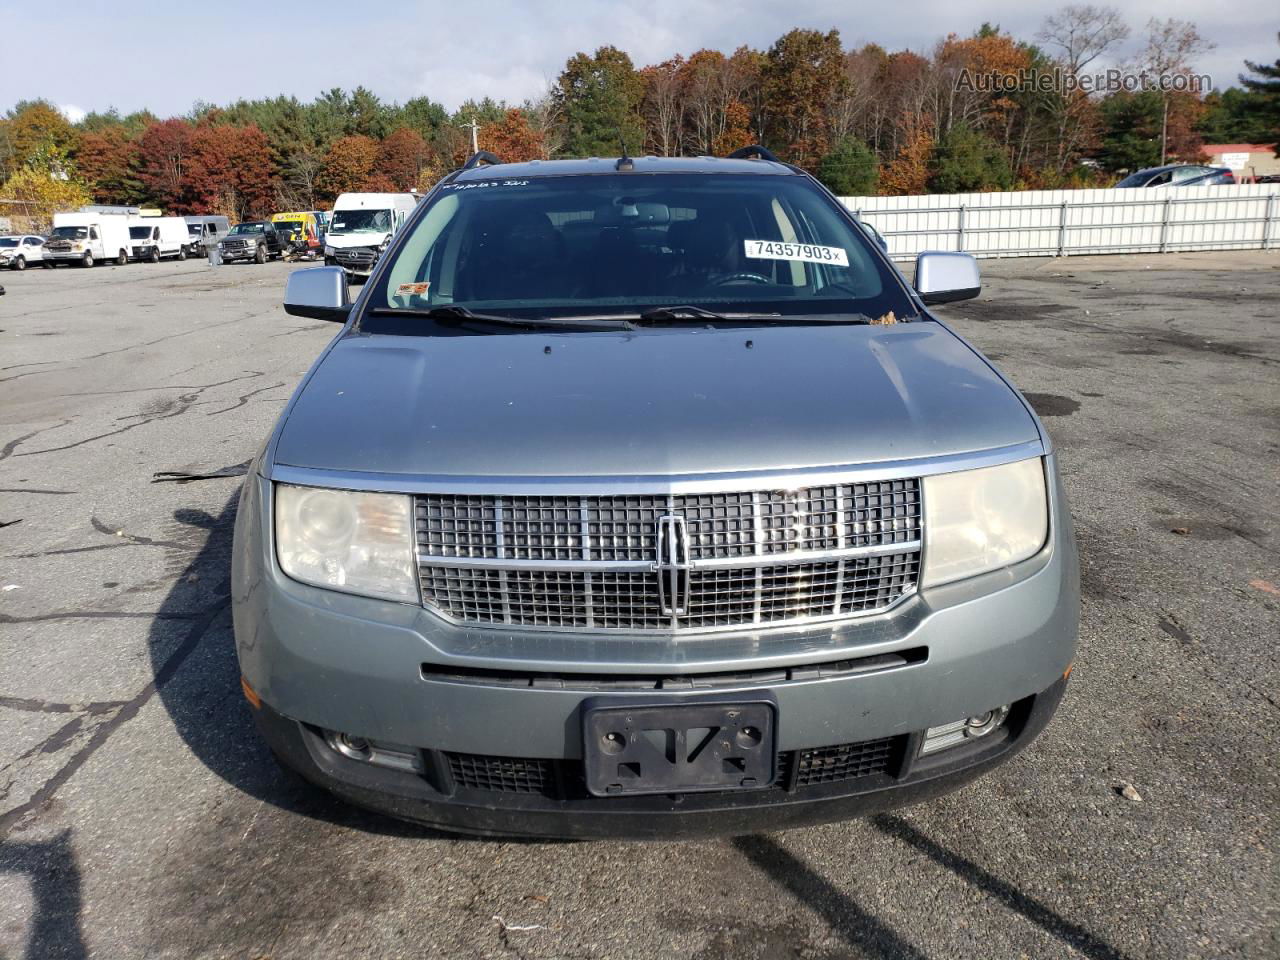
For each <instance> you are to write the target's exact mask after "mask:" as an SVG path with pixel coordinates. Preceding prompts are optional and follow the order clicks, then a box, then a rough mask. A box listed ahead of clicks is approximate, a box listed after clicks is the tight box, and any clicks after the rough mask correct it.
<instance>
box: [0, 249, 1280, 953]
mask: <svg viewBox="0 0 1280 960" xmlns="http://www.w3.org/2000/svg"><path fill="white" fill-rule="evenodd" d="M290 269H293V268H292V267H291V266H290V265H283V264H268V265H265V266H256V265H235V266H223V267H219V268H211V267H209V266H208V265H207V264H205V263H203V262H195V261H187V262H185V263H163V264H158V265H152V264H136V265H129V266H125V267H114V266H111V267H103V266H100V267H96V268H94V269H93V270H83V269H74V268H65V267H64V268H59V269H58V270H56V271H47V270H38V269H35V270H28V271H27V272H26V273H24V274H16V273H9V274H4V275H0V284H2V285H4V286H5V287H6V288H7V295H6V296H4V297H0V960H10V958H13V960H16V958H20V957H23V958H32V960H56V958H82V957H101V958H112V960H115V958H133V957H147V958H169V957H174V958H186V957H219V958H222V957H225V958H245V960H264V958H271V960H285V958H295V957H296V958H314V957H325V958H328V957H405V958H409V957H447V958H471V957H508V956H515V957H523V958H588V957H590V958H606V957H607V958H648V957H694V958H724V960H738V958H760V960H763V958H769V960H784V958H796V960H800V958H805V960H835V958H862V957H893V958H899V957H901V958H926V957H927V958H945V957H983V958H986V957H1001V958H1003V957H1032V958H1053V957H1064V958H1065V957H1072V958H1075V957H1086V958H1091V960H1119V958H1135V960H1136V958H1173V957H1177V958H1181V957H1257V958H1263V957H1276V956H1278V955H1280V934H1278V933H1277V928H1278V927H1280V908H1278V906H1277V905H1278V904H1280V880H1278V879H1277V877H1278V871H1277V861H1276V840H1277V830H1276V812H1277V808H1278V806H1280V803H1278V801H1280V790H1278V789H1277V788H1278V781H1280V775H1278V773H1277V770H1278V769H1280V763H1278V762H1277V758H1278V757H1280V748H1278V746H1277V740H1278V739H1280V725H1278V724H1277V719H1278V717H1280V694H1277V690H1280V683H1278V679H1280V676H1278V670H1277V665H1276V649H1277V639H1278V637H1280V556H1278V554H1280V538H1278V537H1277V533H1276V528H1277V525H1278V524H1280V347H1278V346H1277V334H1280V251H1270V252H1256V253H1246V252H1231V253H1212V254H1195V255H1192V254H1185V255H1165V256H1155V255H1152V256H1131V257H1096V258H1078V259H1077V258H1072V259H1069V260H1044V259H1042V260H1009V261H1000V262H991V261H988V262H984V263H983V270H984V273H985V275H986V284H985V288H984V290H983V294H982V296H981V297H980V298H979V299H977V300H975V301H970V302H966V303H959V304H955V305H952V306H949V307H946V308H942V309H941V310H940V311H939V313H940V315H941V316H943V317H945V318H946V319H947V320H948V321H949V322H951V323H952V324H953V325H954V327H955V328H956V329H957V330H958V331H959V332H960V333H961V334H962V335H964V336H965V337H967V338H969V339H970V340H971V341H972V342H974V343H975V344H976V345H978V346H979V347H980V348H981V349H983V350H984V351H986V352H987V354H988V356H990V357H992V358H993V359H994V360H995V361H996V362H997V363H998V364H999V365H1000V367H1001V368H1002V369H1003V370H1004V371H1005V372H1007V373H1008V374H1009V376H1010V377H1011V378H1012V379H1013V380H1014V382H1015V383H1017V385H1018V386H1019V387H1020V388H1021V389H1022V390H1024V391H1025V392H1026V393H1027V395H1028V397H1029V399H1030V400H1031V402H1032V403H1033V405H1034V406H1035V407H1036V409H1037V410H1039V411H1040V413H1041V414H1042V416H1043V417H1044V418H1045V423H1046V425H1047V427H1048V429H1049V431H1050V433H1051V434H1052V435H1053V437H1054V440H1055V442H1056V443H1057V445H1058V447H1059V450H1060V455H1061V462H1062V467H1063V470H1064V473H1065V477H1066V484H1067V488H1068V491H1069V494H1070V497H1071V502H1072V507H1073V512H1074V515H1075V518H1076V524H1077V533H1078V535H1079V539H1080V550H1081V561H1082V577H1083V592H1084V599H1083V610H1082V630H1081V644H1080V653H1079V658H1078V660H1077V662H1076V666H1075V670H1074V673H1073V675H1072V681H1071V684H1070V687H1069V689H1068V691H1067V696H1066V699H1065V701H1064V703H1063V705H1062V707H1061V708H1060V710H1059V713H1058V715H1057V717H1056V718H1055V720H1054V721H1053V723H1052V724H1051V725H1050V727H1049V729H1048V730H1047V731H1046V732H1045V734H1044V735H1043V736H1042V737H1041V738H1040V739H1039V740H1038V741H1037V742H1036V743H1035V744H1033V745H1032V746H1031V747H1030V748H1029V749H1028V750H1027V751H1026V752H1025V753H1023V754H1022V755H1021V756H1019V757H1018V758H1017V759H1015V760H1013V761H1012V762H1010V763H1009V764H1006V765H1005V766H1003V767H1001V768H999V769H998V770H997V771H995V772H994V773H992V774H991V775H989V776H987V777H986V778H984V779H982V780H980V781H978V782H976V783H974V784H972V785H970V786H968V787H966V788H965V789H963V790H961V791H959V792H957V793H955V794H952V795H950V796H947V797H944V798H942V799H939V800H935V801H932V802H929V803H927V804H924V805H920V806H916V807H908V808H904V809H901V810H899V811H896V812H894V813H891V814H887V815H882V816H878V817H874V818H871V819H866V820H855V821H851V822H846V823H839V824H832V825H829V826H823V827H815V828H809V829H803V830H794V831H789V832H784V833H776V834H767V835H758V836H751V837H741V838H736V839H726V840H711V841H704V842H692V843H691V842H684V843H647V844H646V843H621V842H592V843H495V842H487V841H478V840H468V839H458V838H453V837H448V836H444V835H439V834H434V833H431V832H429V831H425V830H422V829H419V828H417V827H413V826H408V825H404V824H400V823H397V822H395V821H390V820H386V819H383V818H381V817H378V816H375V815H372V814H365V813H362V812H359V811H356V810H353V809H351V808H348V807H346V806H344V805H342V804H341V803H339V802H337V801H335V800H332V799H330V798H329V797H328V796H327V795H325V794H323V793H320V792H318V791H316V790H314V789H313V788H310V787H308V786H306V785H304V784H301V783H300V782H298V781H297V780H295V779H293V778H292V777H290V776H288V775H286V774H285V773H283V772H281V771H280V770H279V769H278V768H277V767H276V765H275V764H274V762H273V760H272V759H271V757H270V755H269V754H268V753H267V751H266V750H265V749H264V748H263V747H262V745H261V744H260V743H259V741H258V740H257V738H256V736H255V734H254V731H253V727H252V720H251V718H250V715H249V710H248V708H247V706H246V705H245V703H244V702H243V699H242V697H241V693H240V689H239V683H238V674H237V670H236V666H235V654H234V646H233V642H232V635H231V625H230V613H229V609H228V596H227V588H228V574H229V557H230V549H231V523H232V518H233V516H234V510H235V499H236V494H237V490H238V485H239V479H238V477H237V476H236V474H237V473H238V472H239V471H240V470H241V469H242V465H243V464H244V463H245V462H246V461H248V460H249V459H250V458H251V457H252V456H253V455H254V454H255V453H256V451H257V449H258V448H259V446H260V445H261V443H262V441H263V439H264V438H265V436H266V434H267V432H268V430H269V429H270V426H271V424H272V422H273V421H274V419H275V417H276V416H277V414H278V413H279V411H280V409H281V407H282V406H283V404H284V403H285V401H286V400H287V398H288V396H289V394H290V392H291V391H292V389H293V387H294V385H295V384H296V383H297V382H298V380H299V378H300V377H301V376H302V374H303V373H304V372H305V371H306V369H307V367H308V366H309V365H310V363H311V362H312V360H313V359H314V358H315V356H316V355H317V354H318V352H319V351H320V350H321V349H322V348H323V346H324V345H325V343H326V342H327V341H328V339H329V338H330V337H331V336H332V335H333V334H334V333H335V332H336V328H335V327H334V326H333V325H331V324H326V323H322V322H318V321H311V320H302V319H298V318H294V317H288V316H286V315H285V314H284V313H283V311H282V310H281V309H280V307H279V301H280V298H281V293H282V291H283V286H284V278H285V276H286V274H287V272H288V271H289V270H290ZM161 472H176V473H184V472H185V473H194V474H209V473H215V474H217V473H221V474H223V476H217V477H212V478H207V479H197V480H191V481H190V482H186V483H178V482H173V481H172V480H171V479H170V480H162V481H161V482H154V481H155V480H156V477H155V475H156V474H157V473H161ZM994 626H995V625H993V627H994ZM1126 788H1127V789H1126ZM1126 794H1127V795H1126Z"/></svg>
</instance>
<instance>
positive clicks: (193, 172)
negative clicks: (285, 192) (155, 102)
mask: <svg viewBox="0 0 1280 960" xmlns="http://www.w3.org/2000/svg"><path fill="white" fill-rule="evenodd" d="M189 150H190V157H189V162H188V168H187V179H188V182H187V190H186V193H187V200H186V203H185V204H184V206H185V207H186V209H187V210H189V211H190V212H191V213H214V212H217V211H219V210H226V209H227V208H228V207H231V208H232V209H234V211H235V215H236V217H237V218H238V219H241V220H243V219H248V218H251V217H260V216H265V215H266V214H268V213H270V207H271V205H272V203H273V202H274V200H275V194H276V177H275V170H274V169H273V168H272V165H271V148H270V145H269V144H268V142H267V137H266V135H265V134H264V133H263V132H262V131H261V130H259V129H258V128H257V127H233V126H230V125H227V124H215V125H211V126H201V127H199V128H197V129H196V131H195V132H194V133H193V134H192V136H191V142H190V144H189Z"/></svg>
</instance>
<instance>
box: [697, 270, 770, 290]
mask: <svg viewBox="0 0 1280 960" xmlns="http://www.w3.org/2000/svg"><path fill="white" fill-rule="evenodd" d="M741 280H747V281H750V282H751V283H765V284H772V283H773V280H771V279H770V278H769V277H766V276H764V275H763V274H759V273H731V274H729V275H728V276H727V277H720V278H719V279H717V280H712V281H711V286H713V287H723V286H726V285H728V284H730V283H737V282H739V281H741Z"/></svg>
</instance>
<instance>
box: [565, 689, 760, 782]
mask: <svg viewBox="0 0 1280 960" xmlns="http://www.w3.org/2000/svg"><path fill="white" fill-rule="evenodd" d="M777 715H778V714H777V704H776V703H774V702H773V701H772V700H767V699H761V700H755V701H745V702H744V701H732V702H729V701H718V700H713V701H705V700H698V701H693V702H689V701H682V702H673V703H649V702H646V703H641V704H635V705H618V702H617V700H598V699H593V700H589V701H587V702H586V703H585V704H584V705H583V712H582V716H583V720H582V727H583V761H584V767H585V775H586V783H587V789H588V790H589V791H590V792H591V793H592V794H593V795H594V796H598V797H617V796H634V795H637V794H654V793H699V792H706V791H712V790H750V789H759V788H762V787H767V786H769V785H770V784H772V783H773V779H774V775H775V770H776V768H777V750H776V740H777Z"/></svg>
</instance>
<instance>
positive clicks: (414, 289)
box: [396, 281, 431, 297]
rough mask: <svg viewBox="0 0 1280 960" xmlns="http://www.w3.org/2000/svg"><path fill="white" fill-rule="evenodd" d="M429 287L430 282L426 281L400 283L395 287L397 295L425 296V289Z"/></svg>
mask: <svg viewBox="0 0 1280 960" xmlns="http://www.w3.org/2000/svg"><path fill="white" fill-rule="evenodd" d="M430 288H431V282H430V281H427V282H426V283H402V284H400V286H398V287H396V296H397V297H425V296H426V295H427V290H429V289H430Z"/></svg>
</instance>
